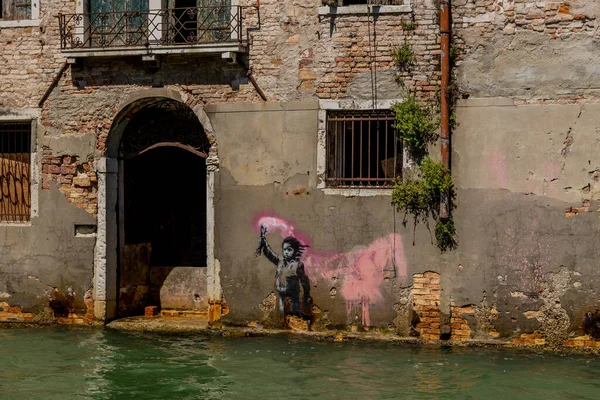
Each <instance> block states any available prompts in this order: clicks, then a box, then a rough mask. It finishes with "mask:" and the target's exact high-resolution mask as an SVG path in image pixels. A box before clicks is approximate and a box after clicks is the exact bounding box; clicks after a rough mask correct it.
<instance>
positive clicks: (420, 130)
mask: <svg viewBox="0 0 600 400" xmlns="http://www.w3.org/2000/svg"><path fill="white" fill-rule="evenodd" d="M392 110H393V111H394V113H395V114H396V121H395V122H394V127H395V128H396V129H397V130H398V139H399V140H401V141H402V143H403V144H404V146H406V148H407V149H408V152H409V153H410V155H411V156H412V157H413V158H414V159H415V160H416V161H417V162H419V161H420V160H421V159H422V158H423V157H424V156H425V155H426V154H427V147H428V145H429V144H430V143H433V142H435V141H436V140H437V138H438V133H437V132H438V125H439V123H438V120H437V118H435V117H434V116H433V115H432V110H431V109H430V108H428V107H424V106H422V105H421V104H419V102H417V100H416V99H415V98H414V97H413V96H408V97H407V98H406V100H404V101H403V102H401V103H396V104H394V105H393V106H392Z"/></svg>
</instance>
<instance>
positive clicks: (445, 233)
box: [435, 216, 457, 251]
mask: <svg viewBox="0 0 600 400" xmlns="http://www.w3.org/2000/svg"><path fill="white" fill-rule="evenodd" d="M435 240H436V242H437V245H438V247H439V248H440V250H442V251H446V250H448V249H454V248H456V245H457V243H456V228H455V227H454V217H452V216H450V218H444V219H438V220H437V222H436V223H435Z"/></svg>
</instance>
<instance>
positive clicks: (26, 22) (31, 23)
mask: <svg viewBox="0 0 600 400" xmlns="http://www.w3.org/2000/svg"><path fill="white" fill-rule="evenodd" d="M41 23H42V20H40V19H21V20H17V21H0V29H3V28H31V27H35V26H40V25H41Z"/></svg>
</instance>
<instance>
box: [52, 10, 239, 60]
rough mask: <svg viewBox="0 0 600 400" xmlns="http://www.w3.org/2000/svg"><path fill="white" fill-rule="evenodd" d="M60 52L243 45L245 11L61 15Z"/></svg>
mask: <svg viewBox="0 0 600 400" xmlns="http://www.w3.org/2000/svg"><path fill="white" fill-rule="evenodd" d="M58 19H59V29H60V44H61V49H63V50H64V49H80V48H88V49H102V48H114V47H141V46H146V47H148V46H151V45H158V46H160V45H196V44H210V43H227V42H229V43H231V42H234V43H235V42H237V43H240V44H241V42H242V21H243V16H242V7H241V6H212V7H186V8H168V9H161V10H141V11H119V12H98V13H86V14H59V15H58Z"/></svg>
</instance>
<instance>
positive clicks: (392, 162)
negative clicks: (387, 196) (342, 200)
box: [327, 110, 402, 188]
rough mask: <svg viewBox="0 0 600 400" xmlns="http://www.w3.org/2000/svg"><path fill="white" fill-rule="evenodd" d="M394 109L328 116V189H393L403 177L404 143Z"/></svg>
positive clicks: (337, 112) (329, 114) (335, 112)
mask: <svg viewBox="0 0 600 400" xmlns="http://www.w3.org/2000/svg"><path fill="white" fill-rule="evenodd" d="M393 124H394V114H393V113H392V112H391V111H390V110H355V111H329V112H328V113H327V186H328V187H338V188H348V187H367V188H389V187H391V186H393V183H394V180H395V179H396V178H397V177H401V176H402V143H401V142H400V141H399V140H398V139H397V137H398V135H397V130H396V129H395V128H394V126H393Z"/></svg>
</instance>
